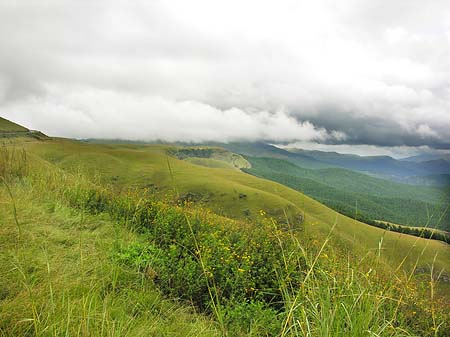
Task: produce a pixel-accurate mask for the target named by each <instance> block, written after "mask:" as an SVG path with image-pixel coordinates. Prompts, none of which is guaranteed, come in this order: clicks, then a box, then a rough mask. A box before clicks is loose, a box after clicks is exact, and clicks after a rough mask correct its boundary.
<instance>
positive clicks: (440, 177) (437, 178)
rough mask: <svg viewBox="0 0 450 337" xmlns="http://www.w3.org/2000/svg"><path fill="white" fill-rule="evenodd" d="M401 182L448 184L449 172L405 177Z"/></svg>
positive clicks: (449, 180) (432, 184)
mask: <svg viewBox="0 0 450 337" xmlns="http://www.w3.org/2000/svg"><path fill="white" fill-rule="evenodd" d="M403 182H404V183H406V184H411V185H427V186H450V174H431V175H427V176H414V177H407V178H405V179H404V180H403Z"/></svg>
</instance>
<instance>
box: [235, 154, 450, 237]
mask: <svg viewBox="0 0 450 337" xmlns="http://www.w3.org/2000/svg"><path fill="white" fill-rule="evenodd" d="M246 159H247V160H248V161H249V162H250V164H251V165H252V167H251V168H249V169H243V171H245V172H247V173H250V174H253V175H255V176H258V177H261V178H266V179H269V180H273V181H276V182H278V183H281V184H283V185H286V186H289V187H291V188H293V189H295V190H297V191H301V192H303V193H305V194H307V195H309V196H311V197H313V198H314V199H316V200H318V201H320V202H322V203H324V204H325V205H327V206H329V207H331V208H333V209H335V210H337V211H339V212H341V213H343V214H346V215H349V216H354V215H355V213H356V212H357V213H358V216H359V219H366V220H372V221H373V220H379V219H389V220H388V221H391V222H395V223H400V224H405V225H412V226H427V225H428V226H430V227H438V228H442V229H449V228H450V227H449V226H450V214H448V213H445V208H446V206H447V204H448V202H447V200H448V191H447V190H446V189H444V188H434V187H429V186H412V185H407V184H400V183H396V182H393V181H388V180H384V179H379V178H375V177H371V176H368V175H365V174H362V173H358V172H354V171H351V170H347V169H342V168H326V169H305V168H301V167H299V166H297V165H294V164H292V163H290V162H288V161H286V160H283V159H277V158H261V157H259V158H257V157H250V156H247V157H246ZM442 215H443V218H442V219H441V216H442ZM361 216H362V217H361Z"/></svg>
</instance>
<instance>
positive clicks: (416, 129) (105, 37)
mask: <svg viewBox="0 0 450 337" xmlns="http://www.w3.org/2000/svg"><path fill="white" fill-rule="evenodd" d="M0 115H1V116H3V117H6V118H8V119H11V120H13V121H16V122H18V123H21V124H23V125H25V126H27V127H29V128H32V129H38V130H41V131H43V132H45V133H47V134H49V135H52V136H64V137H73V138H115V139H117V138H121V139H131V140H149V141H150V140H151V141H154V140H164V141H185V142H205V141H219V142H230V141H260V140H263V141H267V142H270V143H279V144H284V145H286V144H291V145H292V144H293V145H296V146H302V147H304V148H320V149H325V150H327V149H330V150H335V149H341V151H342V152H351V153H355V152H356V153H359V154H390V155H394V156H398V157H399V156H406V155H408V154H417V153H420V152H424V151H425V152H426V151H442V150H450V2H449V1H448V0H429V1H426V2H425V1H423V0H395V1H392V0H377V1H374V0H315V1H303V0H295V1H288V0H276V1H265V0H259V1H253V0H247V1H235V0H227V1H214V0H190V1H185V0H179V1H178V0H164V1H158V0H146V1H139V0H135V1H114V0H113V1H95V0H89V1H88V0H76V1H67V0H55V1H46V0H26V1H25V0H12V1H9V0H0Z"/></svg>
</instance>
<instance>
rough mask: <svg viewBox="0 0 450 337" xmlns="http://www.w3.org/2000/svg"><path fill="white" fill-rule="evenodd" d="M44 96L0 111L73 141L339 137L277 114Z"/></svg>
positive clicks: (126, 97) (109, 97) (125, 97)
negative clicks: (96, 139)
mask: <svg viewBox="0 0 450 337" xmlns="http://www.w3.org/2000/svg"><path fill="white" fill-rule="evenodd" d="M46 92H47V93H48V94H47V95H45V96H43V97H36V96H33V97H29V98H28V99H25V100H22V101H20V102H12V103H10V104H7V105H5V106H4V110H3V111H4V112H5V113H6V115H15V117H16V120H18V121H24V122H25V121H28V122H29V123H30V124H31V125H32V127H33V128H35V129H39V130H42V131H44V132H47V133H48V134H50V135H54V134H58V133H63V134H65V135H67V136H69V137H74V138H107V139H111V138H121V139H131V140H166V141H186V142H204V141H222V142H229V141H255V140H261V139H267V140H273V141H278V142H285V141H289V140H291V139H299V140H303V141H310V140H314V141H325V140H327V139H333V138H341V137H343V135H342V134H341V133H340V132H331V133H329V132H327V131H326V130H325V129H323V128H321V129H319V128H316V127H314V125H313V124H311V123H309V122H298V121H297V120H296V119H295V118H293V117H290V116H288V115H287V114H286V113H285V112H283V111H276V112H273V113H271V112H268V111H251V112H247V111H245V110H242V109H238V108H231V109H226V110H221V109H218V108H215V107H212V106H210V105H207V104H204V103H199V102H195V101H180V102H174V101H171V100H167V99H164V98H160V97H153V96H142V95H137V94H129V93H128V94H124V93H117V92H115V91H110V90H98V89H89V90H83V89H79V90H74V89H73V88H71V89H70V90H68V89H64V90H61V88H60V87H57V88H50V87H47V88H46ZM280 130H283V132H280Z"/></svg>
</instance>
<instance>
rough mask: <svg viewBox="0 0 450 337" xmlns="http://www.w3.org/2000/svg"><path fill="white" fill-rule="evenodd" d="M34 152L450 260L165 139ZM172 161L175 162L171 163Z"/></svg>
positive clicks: (174, 193) (115, 179)
mask: <svg viewBox="0 0 450 337" xmlns="http://www.w3.org/2000/svg"><path fill="white" fill-rule="evenodd" d="M23 146H24V148H25V149H26V151H27V152H28V153H29V155H30V156H32V157H33V158H34V160H39V161H41V160H44V161H45V162H48V163H50V164H52V165H55V166H56V167H58V168H61V169H63V170H66V171H68V172H72V173H77V172H86V173H88V174H89V176H92V177H98V179H100V181H101V183H102V184H108V185H111V186H113V187H114V188H115V189H116V190H117V191H120V190H125V189H129V188H147V189H149V190H151V191H154V192H155V194H156V195H157V196H159V197H168V196H171V197H172V198H173V197H174V198H178V199H179V200H189V201H192V202H194V203H196V204H198V205H203V206H205V207H208V208H211V209H212V210H213V211H214V212H215V213H217V214H220V215H222V216H226V217H231V218H234V219H244V220H247V221H254V220H255V219H257V218H258V216H259V213H260V211H261V210H264V211H265V212H266V213H267V214H268V215H269V216H272V217H274V218H276V219H278V220H280V221H282V222H285V221H286V216H287V217H288V220H289V222H291V223H292V224H297V225H299V226H300V227H302V228H304V230H305V231H307V232H308V233H310V234H312V235H318V236H323V235H326V233H328V231H329V230H330V228H331V227H332V226H333V224H334V223H336V228H335V230H334V235H336V237H338V238H339V240H338V242H339V245H342V246H345V247H347V248H348V247H353V248H352V249H356V250H358V249H363V250H367V249H369V250H370V249H375V248H376V247H378V244H379V240H380V238H381V237H383V238H384V239H383V242H384V245H385V247H386V248H385V249H386V256H389V258H391V259H394V260H395V261H399V260H401V259H402V254H401V253H400V252H410V251H411V250H412V251H414V252H415V253H414V254H407V255H409V257H408V259H407V261H409V262H408V264H409V265H410V264H412V263H414V262H415V259H414V258H413V256H417V255H416V254H419V252H420V251H421V249H423V247H424V246H423V245H425V246H427V247H430V249H427V250H426V252H425V253H424V254H423V257H422V261H424V263H425V261H430V259H432V258H433V257H434V254H435V252H436V250H435V249H437V250H438V251H441V253H442V254H439V256H438V259H437V263H438V264H439V265H440V266H442V267H444V266H445V269H446V270H448V269H449V268H450V265H449V262H448V261H450V259H449V257H450V256H449V254H450V250H449V249H448V247H446V246H445V245H442V244H441V243H439V242H433V241H429V240H424V239H419V242H422V243H423V245H422V244H417V238H414V237H412V236H409V235H403V234H398V233H391V232H385V231H383V230H380V229H378V228H374V227H371V226H368V225H366V224H364V223H361V222H358V221H355V220H353V219H350V218H348V217H346V216H344V215H341V214H339V213H337V212H335V211H334V210H332V209H330V208H328V207H326V206H324V205H323V204H321V203H319V202H318V201H315V200H313V199H311V198H310V197H308V196H306V195H304V194H302V193H300V192H298V191H295V190H293V189H291V188H289V187H286V186H284V185H281V184H278V183H275V182H271V181H269V180H265V179H260V178H257V177H254V176H252V175H249V174H246V173H244V172H240V171H238V170H235V169H230V168H210V167H205V166H200V165H196V164H193V163H191V162H189V161H186V160H180V159H178V158H176V157H172V156H170V155H169V154H170V151H174V150H177V149H179V148H177V147H173V146H167V145H133V144H123V145H120V144H88V143H82V142H78V141H72V140H65V139H54V140H52V141H46V142H41V141H35V142H27V143H24V144H23ZM168 165H169V166H170V170H169V168H168Z"/></svg>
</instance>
